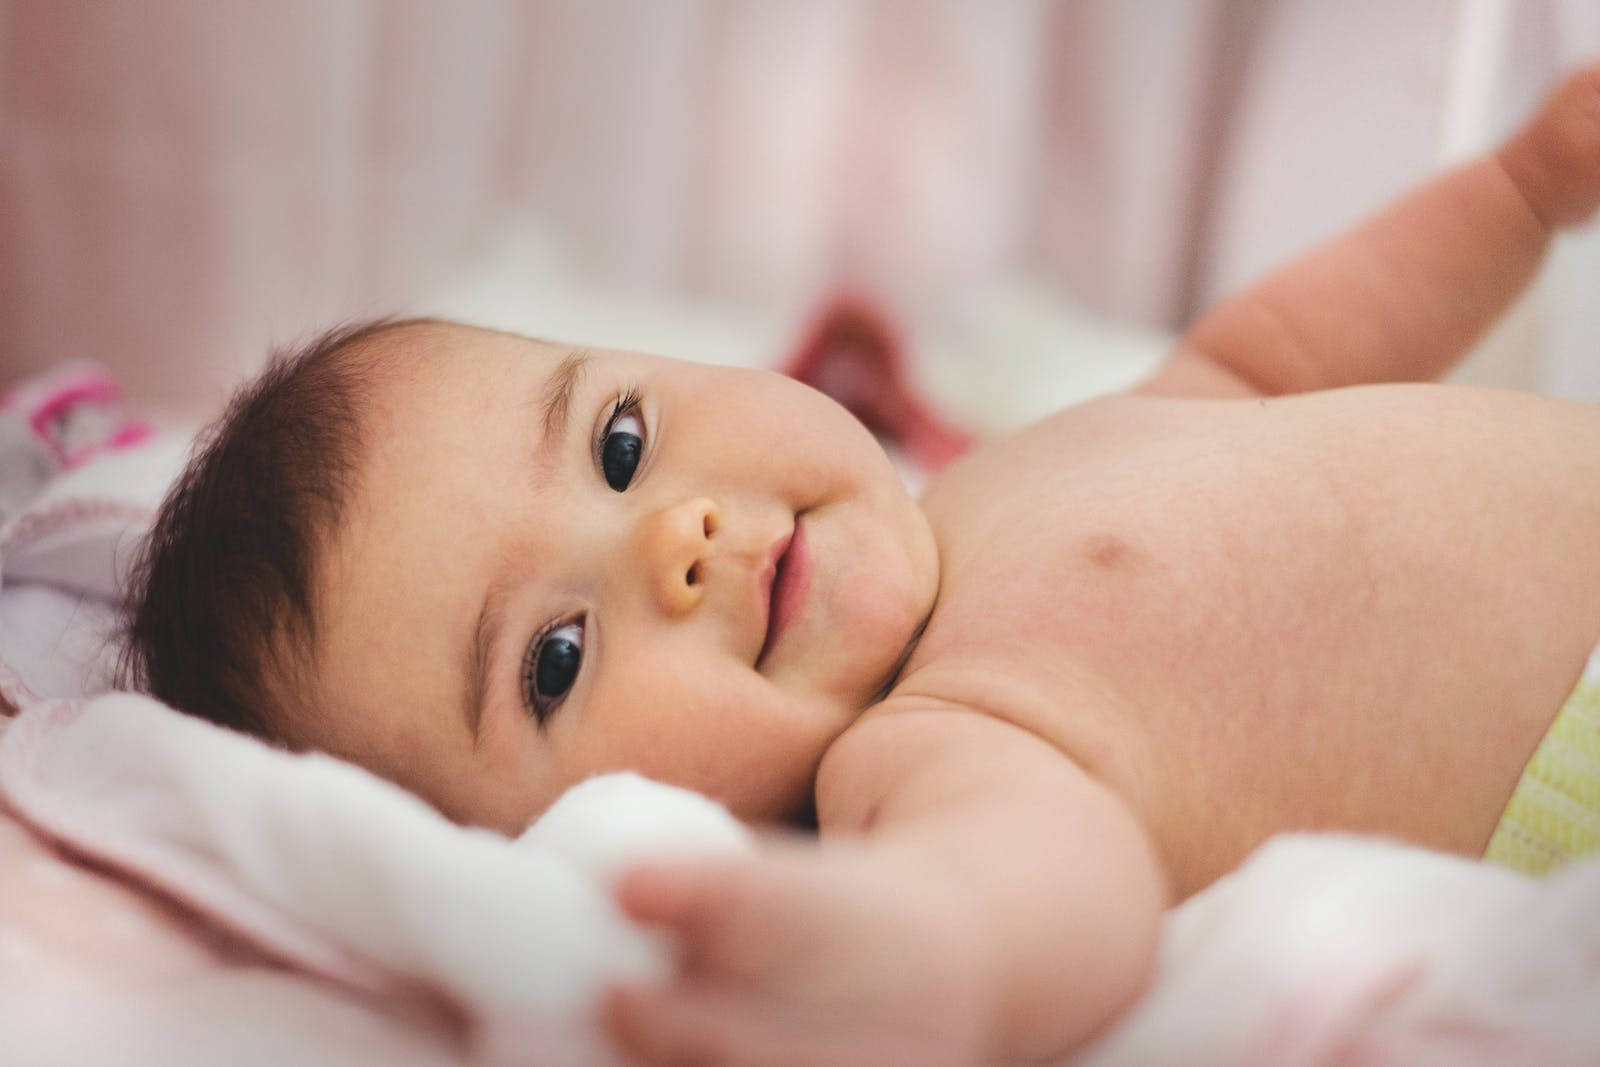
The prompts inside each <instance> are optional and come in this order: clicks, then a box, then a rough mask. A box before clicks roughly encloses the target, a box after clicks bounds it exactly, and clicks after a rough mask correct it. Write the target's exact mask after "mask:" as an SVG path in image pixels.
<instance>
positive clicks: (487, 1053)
mask: <svg viewBox="0 0 1600 1067" xmlns="http://www.w3.org/2000/svg"><path fill="white" fill-rule="evenodd" d="M180 455H181V448H180V447H178V446H177V444H176V443H175V442H171V441H164V440H158V441H157V442H155V443H153V444H151V445H148V446H141V447H140V448H138V449H134V450H131V451H130V452H129V453H127V454H124V455H122V456H117V457H110V458H107V459H106V460H103V461H100V462H97V463H95V464H90V465H89V466H87V467H85V468H84V469H82V470H80V471H77V472H74V473H73V474H72V475H69V476H67V477H64V478H62V479H59V480H58V481H57V482H56V483H54V484H52V485H51V486H50V488H49V489H48V490H47V491H46V493H45V494H44V495H43V496H42V497H41V498H39V499H38V500H37V501H35V502H34V504H33V505H32V506H31V507H30V508H29V509H28V510H27V511H26V512H24V513H23V514H21V515H20V516H17V517H15V518H13V519H11V520H9V521H8V522H7V523H6V524H5V526H4V527H3V528H0V695H3V696H4V697H5V699H6V700H7V701H8V702H10V703H11V704H12V705H13V706H14V707H15V708H17V709H20V713H18V714H16V715H14V716H12V717H10V718H7V719H0V723H3V724H4V725H3V726H0V1034H4V1035H5V1039H6V1049H7V1058H8V1062H17V1063H98V1062H108V1061H114V1062H118V1063H130V1064H137V1063H150V1064H156V1063H160V1064H183V1063H218V1062H228V1063H285V1062H295V1063H318V1062H326V1063H350V1064H359V1063H367V1062H370V1063H385V1064H411V1063H416V1064H433V1063H482V1064H499V1063H507V1064H511V1063H605V1062H609V1061H610V1059H611V1052H610V1050H609V1048H608V1046H607V1045H606V1043H605V1041H604V1038H603V1036H602V1035H601V1033H600V1032H599V1030H598V1028H597V1027H596V1026H595V1022H594V1011H595V1007H596V997H597V994H598V993H599V991H600V990H601V989H602V988H603V987H604V985H605V984H606V983H607V982H608V981H610V980H612V979H620V978H636V977H639V976H646V977H647V976H649V975H651V974H654V973H661V972H662V970H663V969H664V968H666V967H667V966H669V965H670V946H667V945H664V944H662V943H660V942H658V941H656V940H654V939H652V937H651V936H649V935H647V934H646V933H644V932H642V931H640V930H638V929H635V928H634V927H632V926H630V925H629V924H628V923H627V922H626V921H625V920H624V919H623V918H622V917H621V916H620V915H619V914H618V913H617V911H616V910H615V909H614V908H613V907H612V906H611V904H610V901H609V897H608V894H607V886H608V884H609V879H610V878H611V876H612V875H613V874H614V872H615V871H616V870H617V869H618V868H619V867H620V866H621V865H623V864H625V863H626V862H627V860H628V859H629V858H630V857H635V856H639V855H643V854H648V853H659V852H677V853H681V852H686V851H689V850H695V849H737V848H743V847H747V844H748V841H747V838H746V836H745V834H744V832H743V831H742V830H741V829H739V828H738V827H737V826H736V825H735V824H734V823H733V822H732V821H731V820H730V819H728V818H727V816H726V815H725V814H724V813H722V812H721V811H720V809H717V808H716V807H715V806H714V805H711V804H710V802H709V801H705V800H704V799H703V798H699V797H695V796H693V795H690V794H684V793H683V792H682V791H679V790H671V789H668V788H667V787H664V786H659V785H657V784H655V783H649V782H645V781H643V780H642V779H637V778H633V777H631V776H624V777H621V778H605V779H597V780H594V781H591V782H589V783H585V784H584V785H583V786H580V787H578V789H577V790H575V791H574V792H573V793H571V794H569V795H568V796H567V797H565V798H563V800H562V801H561V803H559V804H558V805H557V806H556V807H555V808H553V809H552V810H551V811H550V812H549V813H548V814H547V815H546V816H545V817H544V818H543V819H541V820H540V821H539V822H538V823H536V824H535V825H534V827H532V828H531V829H530V831H529V832H528V833H527V834H525V835H524V836H523V837H522V838H521V839H519V840H517V841H510V840H507V839H504V838H501V837H498V836H497V835H493V834H490V833H487V832H485V831H479V830H469V829H463V828H460V827H457V826H454V825H451V824H449V823H448V822H446V821H445V820H443V819H442V818H441V817H439V816H438V815H437V814H436V813H434V812H433V811H432V810H431V809H429V808H427V807H426V806H424V805H423V804H421V803H420V802H418V801H416V800H415V799H413V798H411V797H410V796H408V795H407V794H404V793H402V792H400V791H399V790H397V789H395V788H394V787H392V786H390V785H388V784H386V783H384V782H382V781H380V780H378V779H376V778H374V777H372V776H370V775H368V774H366V773H365V772H363V771H361V770H359V769H357V768H355V767H352V766H349V765H346V764H342V763H339V762H337V761H334V760H331V759H327V758H324V757H318V756H301V757H297V756H291V755H288V754H286V753H283V752H280V751H276V750H273V749H270V748H268V747H267V746H265V745H262V744H260V743H258V742H255V741H252V740H249V739H247V738H244V737H241V736H238V735H234V734H231V733H227V732H225V731H222V730H219V729H217V728H214V727H212V726H209V725H207V724H205V723H202V722H199V721H197V720H193V719H189V718H186V717H183V716H180V715H177V714H176V713H174V712H172V711H171V710H170V709H167V708H164V707H162V706H160V705H159V704H156V703H155V702H153V701H151V700H148V699H146V698H143V697H139V696H136V695H132V694H123V693H109V694H100V695H91V694H94V693H96V692H97V691H98V690H100V689H102V688H103V687H104V686H105V685H106V684H107V683H108V682H109V681H110V677H111V676H110V674H109V671H110V667H111V652H112V651H113V650H112V649H111V648H110V646H109V645H108V644H107V643H106V641H107V637H108V636H109V624H110V619H111V618H112V616H111V613H110V607H109V599H108V598H109V597H111V596H112V595H113V594H114V591H115V588H116V580H117V576H118V573H119V570H120V568H121V567H122V566H123V565H124V564H125V562H126V557H127V553H128V550H129V548H130V546H131V544H132V539H133V538H135V537H136V536H137V534H138V532H139V531H140V530H141V529H142V527H143V523H144V522H145V521H146V520H147V519H148V515H149V512H150V508H151V506H152V505H153V503H154V499H155V497H157V496H158V495H159V492H160V490H161V487H162V486H163V485H164V484H165V479H166V477H168V476H170V474H171V472H172V470H174V469H175V465H176V463H177V461H178V458H179V456H180ZM30 620H34V621H37V622H38V624H39V625H38V626H37V627H35V626H30ZM1596 1004H1600V863H1593V862H1591V863H1588V864H1585V865H1582V866H1579V867H1575V868H1573V869H1571V870H1569V871H1568V872H1566V873H1565V874H1562V875H1560V876H1558V877H1556V878H1554V879H1552V880H1549V881H1546V882H1535V881H1532V880H1529V879H1525V878H1523V877H1521V876H1518V875H1514V874H1511V873H1509V872H1506V871H1503V870H1498V869H1493V868H1489V867H1485V866H1482V865H1478V864H1473V863H1468V862H1466V861H1462V860H1458V859H1451V858H1447V857H1442V856H1437V855H1432V854H1428V853H1424V852H1421V851H1419V850H1416V849H1411V848H1406V847H1402V846H1399V845H1394V844H1389V843H1385V842H1379V841H1371V840H1362V839H1357V838H1350V837H1344V836H1334V835H1320V836H1319V835H1308V836H1297V837H1286V838H1280V839H1276V840H1275V841H1273V842H1270V843H1268V845H1266V846H1265V847H1264V848H1263V849H1261V850H1260V851H1259V852H1258V853H1257V854H1256V855H1255V856H1254V857H1252V859H1251V860H1250V861H1248V862H1247V863H1246V864H1245V865H1244V867H1243V868H1241V869H1240V870H1239V871H1238V872H1236V873H1235V874H1233V875H1232V876H1230V877H1228V878H1226V879H1224V880H1223V881H1222V882H1220V883H1218V884H1217V885H1216V886H1214V887H1213V888H1212V889H1210V890H1208V891H1207V892H1206V893H1204V894H1202V895H1201V896H1199V897H1197V898H1195V899H1194V900H1191V901H1190V902H1188V903H1186V904H1185V905H1183V906H1182V907H1181V908H1179V909H1177V910H1176V911H1175V912H1174V913H1173V914H1172V916H1171V917H1170V919H1169V926H1168V930H1167V934H1166V939H1165V944H1164V949H1163V954H1162V958H1161V964H1160V969H1159V973H1158V975H1157V978H1156V981H1155V985H1154V987H1153V989H1152V990H1151V991H1150V993H1149V994H1148V995H1147V996H1146V997H1145V998H1144V1000H1143V1001H1142V1002H1141V1003H1140V1004H1139V1005H1137V1006H1136V1007H1135V1008H1134V1009H1133V1010H1132V1011H1130V1012H1129V1013H1128V1015H1127V1016H1126V1017H1125V1018H1124V1019H1122V1020H1121V1021H1120V1022H1119V1024H1118V1025H1117V1026H1116V1027H1115V1028H1114V1029H1113V1030H1112V1031H1111V1032H1109V1033H1108V1034H1106V1035H1104V1037H1103V1038H1102V1040H1101V1041H1100V1042H1099V1043H1098V1044H1097V1045H1095V1046H1094V1047H1092V1048H1090V1049H1088V1050H1085V1051H1084V1052H1083V1053H1082V1054H1080V1056H1078V1057H1077V1058H1076V1062H1080V1063H1085V1064H1093V1065H1096V1067H1104V1065H1116V1064H1130V1065H1132V1064H1157V1063H1185V1064H1196V1063H1241V1062H1243V1063H1249V1062H1256V1063H1272V1064H1313V1063H1363V1064H1378V1063H1407V1064H1411V1063H1451V1064H1458V1063H1467V1064H1474V1063H1483V1064H1487V1063H1526V1062H1537V1063H1546V1064H1561V1063H1573V1064H1578V1063H1595V1062H1600V1011H1597V1010H1596V1009H1595V1008H1594V1005H1596Z"/></svg>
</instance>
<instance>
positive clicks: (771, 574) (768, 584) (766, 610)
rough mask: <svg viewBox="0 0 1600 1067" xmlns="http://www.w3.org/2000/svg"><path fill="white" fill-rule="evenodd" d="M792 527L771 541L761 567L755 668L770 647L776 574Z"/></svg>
mask: <svg viewBox="0 0 1600 1067" xmlns="http://www.w3.org/2000/svg"><path fill="white" fill-rule="evenodd" d="M794 530H795V528H794V527H792V526H791V527H790V528H789V532H788V533H786V534H784V535H783V536H782V537H780V538H778V539H777V540H776V541H774V542H773V543H772V547H771V548H769V549H767V554H766V561H765V563H764V564H763V565H762V568H761V580H760V583H759V585H758V588H759V589H760V591H761V610H762V626H761V628H762V631H763V634H764V636H763V637H762V640H761V651H760V652H759V653H757V654H756V669H757V670H760V669H761V663H762V661H763V660H765V659H766V658H767V653H768V652H769V651H771V649H772V639H773V636H774V634H773V630H774V627H773V622H774V621H775V620H776V618H777V614H778V613H777V606H778V605H777V603H776V594H777V593H778V591H779V587H778V575H779V573H780V572H781V570H782V566H783V560H784V557H785V556H786V555H788V553H789V546H790V545H791V544H793V543H794Z"/></svg>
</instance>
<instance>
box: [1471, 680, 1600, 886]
mask: <svg viewBox="0 0 1600 1067" xmlns="http://www.w3.org/2000/svg"><path fill="white" fill-rule="evenodd" d="M1591 852H1600V651H1597V652H1596V654H1595V655H1594V656H1592V657H1590V659H1589V667H1588V670H1586V671H1585V672H1584V675H1583V679H1582V681H1580V682H1579V683H1578V687H1577V688H1576V689H1574V690H1573V691H1572V695H1571V696H1570V697H1568V698H1567V702H1566V703H1565V704H1564V705H1562V707H1561V711H1560V713H1559V714H1557V715H1556V721H1555V722H1554V723H1552V724H1551V726H1550V732H1549V733H1547V734H1545V735H1544V740H1543V741H1541V742H1540V743H1539V748H1538V749H1537V750H1536V751H1535V752H1534V754H1533V758H1532V759H1531V760H1529V761H1528V766H1527V767H1526V768H1524V769H1523V772H1522V779H1521V780H1520V781H1519V782H1517V788H1516V790H1515V791H1514V792H1513V793H1512V794H1511V800H1510V802H1509V803H1507V804H1506V810H1505V812H1504V813H1503V814H1502V815H1501V816H1500V824H1499V825H1498V826H1496V827H1495V831H1494V837H1492V838H1491V839H1490V840H1489V848H1488V850H1487V851H1486V852H1485V853H1484V859H1486V860H1488V861H1489V862H1491V863H1498V864H1500V865H1501V866H1503V867H1510V868H1511V869H1512V870H1517V871H1522V872H1523V873H1525V874H1533V875H1542V874H1548V873H1550V872H1551V871H1554V870H1556V869H1558V868H1559V867H1561V866H1562V865H1563V864H1565V863H1566V862H1568V861H1569V860H1572V859H1575V858H1577V857H1579V856H1583V855H1587V854H1588V853H1591Z"/></svg>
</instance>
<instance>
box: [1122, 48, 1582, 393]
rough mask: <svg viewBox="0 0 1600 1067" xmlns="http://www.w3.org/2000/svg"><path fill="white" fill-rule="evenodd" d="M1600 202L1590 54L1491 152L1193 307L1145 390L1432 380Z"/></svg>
mask: <svg viewBox="0 0 1600 1067" xmlns="http://www.w3.org/2000/svg"><path fill="white" fill-rule="evenodd" d="M1597 206H1600V66H1595V67H1590V68H1589V69H1587V70H1584V71H1582V72H1580V73H1578V74H1576V75H1574V76H1572V77H1571V78H1569V79H1568V80H1567V81H1566V82H1565V83H1564V84H1563V85H1562V86H1561V87H1560V88H1559V89H1558V90H1557V91H1556V92H1555V93H1553V94H1552V95H1551V96H1550V97H1549V98H1548V99H1547V101H1546V102H1545V104H1544V106H1543V108H1542V109H1541V110H1540V112H1539V113H1538V115H1536V116H1535V117H1534V118H1533V120H1532V121H1530V122H1529V123H1528V124H1527V125H1526V126H1525V127H1524V128H1523V129H1522V130H1521V131H1520V132H1519V133H1517V134H1516V135H1515V136H1514V137H1512V138H1511V140H1509V141H1508V142H1506V144H1505V145H1503V146H1502V147H1501V148H1500V149H1499V150H1498V151H1496V152H1493V153H1491V154H1489V155H1486V156H1484V157H1482V158H1480V159H1478V160H1475V161H1473V162H1470V163H1467V164H1465V165H1464V166H1462V167H1459V168H1458V169H1456V170H1453V171H1450V172H1448V173H1446V174H1444V175H1442V176H1441V177H1439V178H1436V179H1435V180H1433V181H1431V182H1429V183H1427V184H1426V185H1423V186H1422V187H1421V188H1419V189H1417V190H1415V191H1413V192H1412V193H1410V194H1408V195H1407V196H1405V197H1402V198H1401V199H1400V200H1399V201H1397V202H1395V203H1394V204H1392V205H1390V206H1389V207H1388V208H1386V209H1384V210H1382V211H1381V212H1379V213H1378V214H1377V215H1376V216H1374V217H1373V218H1371V219H1369V220H1368V221H1367V222H1365V223H1363V224H1361V225H1359V226H1357V227H1356V228H1355V229H1354V230H1351V231H1349V232H1348V233H1345V234H1343V235H1341V236H1339V237H1336V238H1334V239H1333V240H1332V241H1330V242H1329V243H1327V244H1325V245H1323V246H1321V247H1320V248H1317V249H1314V250H1313V251H1312V252H1310V253H1309V254H1307V255H1306V256H1304V257H1303V258H1301V259H1299V260H1297V261H1295V262H1293V263H1291V264H1289V265H1288V266H1285V267H1282V268H1280V269H1278V270H1275V271H1273V272H1272V273H1271V274H1269V275H1267V277H1266V278H1264V279H1263V280H1262V281H1260V282H1259V283H1257V284H1256V285H1255V286H1254V287H1252V288H1251V289H1249V290H1247V291H1246V292H1244V293H1243V294H1242V295H1239V296H1236V297H1234V298H1232V299H1229V300H1227V301H1225V302H1224V303H1222V304H1221V305H1219V306H1218V307H1217V308H1216V309H1214V310H1213V311H1211V312H1210V313H1208V314H1207V315H1205V316H1204V317H1203V318H1201V319H1200V321H1199V322H1197V323H1196V324H1195V325H1194V326H1193V328H1192V329H1190V331H1189V332H1188V334H1187V335H1186V336H1185V338H1184V341H1183V344H1182V346H1181V348H1180V350H1179V352H1178V354H1177V355H1176V356H1175V357H1174V359H1173V360H1172V361H1171V363H1170V364H1169V365H1168V366H1167V367H1166V368H1164V369H1163V370H1162V371H1161V372H1160V373H1159V374H1158V375H1157V376H1156V378H1154V379H1153V380H1152V381H1151V382H1149V383H1148V384H1147V385H1146V386H1145V387H1143V389H1142V391H1144V392H1150V393H1166V394H1180V393H1194V392H1207V393H1223V394H1226V393H1235V392H1236V393H1246V392H1252V391H1254V392H1263V393H1292V392H1302V391H1306V390H1311V389H1326V388H1333V387H1337V386H1341V385H1353V384H1357V383H1361V382H1375V381H1412V380H1426V379H1432V378H1435V377H1437V376H1439V375H1440V374H1442V373H1444V372H1445V371H1447V370H1449V369H1450V367H1451V366H1452V365H1453V364H1454V363H1455V362H1456V361H1457V360H1458V359H1460V358H1461V357H1462V356H1463V355H1464V354H1465V353H1466V352H1467V350H1468V349H1469V348H1470V347H1471V345H1472V344H1473V342H1474V341H1476V340H1477V338H1478V337H1479V336H1480V335H1481V334H1482V333H1483V332H1484V330H1486V329H1487V328H1488V327H1489V326H1490V325H1491V324H1492V323H1493V322H1494V320H1495V318H1496V317H1497V316H1498V315H1500V313H1501V312H1503V311H1504V310H1505V309H1506V307H1507V306H1508V305H1509V304H1510V303H1511V302H1512V301H1513V300H1514V299H1515V298H1516V297H1517V295H1518V294H1519V293H1520V292H1521V291H1522V290H1523V288H1524V287H1525V286H1526V285H1527V283H1528V281H1529V280H1530V279H1531V278H1532V277H1533V275H1534V273H1535V272H1536V271H1537V269H1538V266H1539V263H1540V261H1541V259H1542V258H1543V256H1544V252H1545V248H1546V246H1547V245H1548V244H1549V240H1550V237H1551V235H1552V234H1553V233H1554V232H1555V231H1557V230H1558V229H1560V228H1562V227H1565V226H1571V225H1575V224H1577V223H1580V222H1583V221H1585V220H1587V219H1588V218H1590V217H1591V216H1592V215H1593V214H1594V212H1595V209H1596V207H1597Z"/></svg>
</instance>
